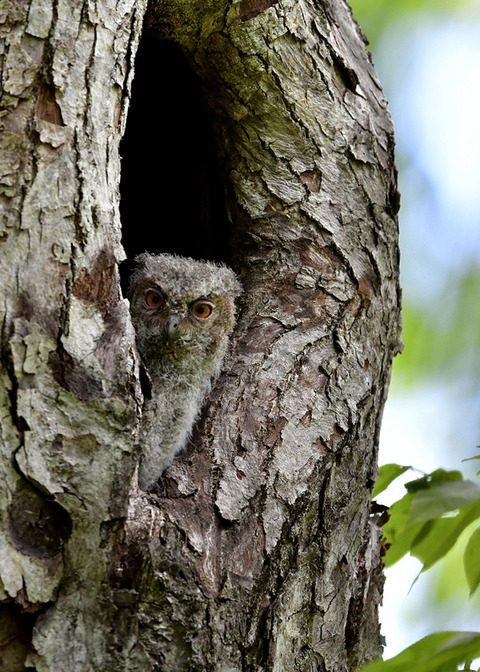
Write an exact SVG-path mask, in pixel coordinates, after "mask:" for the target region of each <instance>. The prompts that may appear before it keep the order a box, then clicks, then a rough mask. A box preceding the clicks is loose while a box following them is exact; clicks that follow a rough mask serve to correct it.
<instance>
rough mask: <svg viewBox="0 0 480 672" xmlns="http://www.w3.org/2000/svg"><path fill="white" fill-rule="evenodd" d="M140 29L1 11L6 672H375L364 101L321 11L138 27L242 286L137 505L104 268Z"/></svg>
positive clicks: (112, 257)
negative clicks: (195, 140) (148, 36)
mask: <svg viewBox="0 0 480 672" xmlns="http://www.w3.org/2000/svg"><path fill="white" fill-rule="evenodd" d="M144 10H145V7H144V5H143V4H142V2H133V0H132V1H125V2H117V3H115V2H113V1H112V2H108V3H103V2H102V3H100V2H99V3H98V4H96V3H94V2H93V1H91V2H85V3H84V4H82V3H81V2H75V1H74V0H70V2H67V1H65V0H58V2H55V3H52V5H50V4H49V3H48V2H45V1H44V0H42V1H41V2H40V0H38V2H37V1H36V0H33V2H32V3H31V4H30V5H29V6H27V5H25V4H23V3H21V2H18V3H11V2H9V1H8V0H4V1H3V2H2V3H0V22H1V23H0V26H1V27H2V28H3V36H4V39H5V45H6V46H5V50H4V55H3V61H2V63H1V67H2V74H3V95H2V104H3V107H4V110H5V112H4V116H3V118H2V120H1V122H2V124H3V129H2V133H3V134H2V137H1V140H0V149H1V150H2V155H1V159H0V184H1V196H0V198H1V199H2V202H1V205H2V211H3V213H4V214H3V215H2V226H3V230H2V236H3V237H2V239H1V241H0V245H1V246H2V248H1V257H0V263H1V273H2V276H1V277H2V287H1V290H0V291H1V295H2V306H3V308H4V318H3V322H2V351H1V356H2V365H3V366H2V388H1V391H0V394H1V399H0V407H1V409H2V426H1V432H2V434H1V438H2V464H1V465H0V470H1V471H0V473H1V483H2V493H3V494H2V498H1V511H2V516H1V525H2V528H1V529H2V543H1V544H0V578H1V581H2V584H0V585H1V590H2V598H3V600H4V602H3V603H2V605H0V640H2V644H3V645H4V648H3V653H2V654H1V655H3V660H2V664H3V667H4V669H6V670H8V671H9V672H12V671H16V670H23V669H24V668H25V666H28V667H30V668H34V669H36V670H38V671H39V672H45V671H47V670H67V669H68V670H75V671H77V670H78V671H83V670H85V672H87V671H91V670H99V671H102V672H103V671H104V670H107V669H108V670H110V671H112V672H115V671H116V670H142V672H143V671H147V670H165V671H171V672H180V671H182V670H211V671H213V670H215V671H218V672H229V671H232V672H233V671H235V672H237V671H240V670H242V671H253V670H275V671H276V672H284V671H285V670H301V671H307V670H308V671H310V670H312V671H313V670H319V671H323V672H346V671H347V670H349V671H350V670H354V669H355V668H356V667H357V666H358V665H359V664H360V663H361V662H362V661H364V660H365V659H369V658H372V657H375V656H377V655H379V653H380V651H381V641H380V640H381V638H380V634H379V629H378V620H377V606H378V603H379V600H380V596H381V588H382V572H381V559H380V532H379V529H378V528H377V526H376V522H375V519H374V518H372V517H371V515H370V508H369V495H370V489H371V486H372V484H373V481H374V479H375V475H376V456H377V440H378V432H379V426H380V419H381V413H382V409H383V404H384V401H385V397H386V389H387V385H388V380H389V375H390V366H391V360H392V357H393V355H394V353H395V352H396V351H397V350H398V348H399V290H398V247H397V246H398V241H397V224H396V217H395V214H396V209H397V200H398V198H397V192H396V185H395V170H394V165H393V136H392V127H391V122H390V119H389V116H388V112H387V110H386V103H385V100H384V97H383V95H382V92H381V88H380V85H379V83H378V81H377V79H376V76H375V73H374V71H373V68H372V65H371V63H370V61H369V59H368V56H367V54H366V51H365V46H364V43H363V41H362V37H361V35H360V33H359V30H358V27H357V26H356V25H355V23H354V22H353V20H352V17H351V14H350V10H349V9H348V7H347V5H346V4H345V3H344V2H343V0H328V1H320V0H279V1H278V2H271V1H268V0H267V1H265V0H240V1H234V2H230V1H228V2H227V0H215V2H214V1H213V0H164V1H162V2H159V3H158V4H156V5H155V4H153V5H152V6H151V7H150V8H149V13H148V18H147V25H148V29H149V30H150V31H151V32H152V33H153V34H154V35H158V37H159V38H162V39H170V40H173V41H175V42H176V43H177V44H178V45H179V46H180V47H181V48H182V50H183V51H184V52H185V54H186V55H187V57H188V59H189V62H190V63H191V66H192V68H193V69H194V70H195V72H196V73H197V74H198V76H199V77H200V79H201V81H202V86H203V90H204V94H205V100H206V102H207V104H208V106H209V108H210V110H211V115H212V119H213V121H214V124H215V130H216V134H217V141H218V153H219V156H220V158H221V161H222V166H223V170H224V174H225V180H226V185H227V203H228V207H229V212H230V216H231V220H232V231H233V247H234V249H235V253H234V263H235V266H236V269H237V270H238V271H239V273H240V275H241V278H242V280H243V283H244V288H245V292H244V297H243V304H242V312H241V318H240V321H239V325H238V329H237V332H236V337H235V339H234V344H233V348H232V352H231V354H230V357H229V359H228V361H227V364H226V367H225V373H224V375H223V376H222V378H221V380H220V382H219V384H218V385H217V386H216V388H215V390H214V391H213V393H212V395H211V398H210V404H209V406H208V408H207V409H206V411H205V413H204V415H203V418H202V422H201V424H200V426H199V428H198V430H197V432H196V434H195V435H194V440H193V441H192V442H191V445H189V447H188V448H187V449H186V451H185V452H184V453H183V454H182V455H181V456H180V457H179V458H178V459H177V460H176V461H175V462H174V464H173V465H172V467H171V468H170V469H169V470H168V472H167V473H166V474H165V476H164V478H163V479H162V481H161V483H160V484H159V486H158V489H157V491H156V493H155V495H153V496H147V495H144V494H143V493H141V492H139V491H138V490H137V489H136V486H135V479H134V478H132V474H133V470H134V467H135V461H136V454H135V451H134V445H135V429H136V427H137V426H138V425H137V421H138V417H139V415H140V413H141V395H140V392H139V388H138V385H137V380H138V376H137V373H138V371H137V369H136V368H135V362H134V354H133V341H134V339H133V331H132V328H131V325H130V321H129V318H128V309H127V305H126V302H125V301H124V300H122V299H121V295H120V293H119V288H118V274H117V270H116V263H117V262H118V261H120V260H121V259H122V251H121V248H120V242H119V241H120V227H119V220H118V192H117V188H118V175H119V158H118V143H119V139H120V135H121V132H122V130H123V126H124V122H125V107H126V102H125V101H126V99H127V98H128V94H129V87H130V79H131V65H132V59H133V58H134V55H135V51H136V47H137V42H138V37H139V32H140V29H141V22H142V18H143V14H144ZM165 67H168V64H166V65H165ZM152 85H154V77H153V73H152ZM154 251H155V250H154ZM20 633H22V634H21V635H20Z"/></svg>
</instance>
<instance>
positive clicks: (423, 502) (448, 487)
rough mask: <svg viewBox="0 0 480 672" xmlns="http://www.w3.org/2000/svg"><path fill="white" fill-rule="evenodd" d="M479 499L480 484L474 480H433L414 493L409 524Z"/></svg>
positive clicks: (453, 509)
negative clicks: (427, 485)
mask: <svg viewBox="0 0 480 672" xmlns="http://www.w3.org/2000/svg"><path fill="white" fill-rule="evenodd" d="M477 499H480V485H477V484H476V483H473V482H472V481H464V480H454V481H453V480H452V481H441V482H435V481H432V482H431V483H430V485H429V487H427V488H425V489H422V490H418V492H416V493H415V494H414V496H413V500H412V505H411V507H410V516H409V519H408V523H407V524H409V525H413V523H417V522H419V521H421V520H431V519H432V518H439V517H440V516H443V515H444V514H445V513H448V512H450V511H456V510H457V509H461V508H463V507H464V506H468V505H469V504H471V503H472V502H474V501H475V500H477Z"/></svg>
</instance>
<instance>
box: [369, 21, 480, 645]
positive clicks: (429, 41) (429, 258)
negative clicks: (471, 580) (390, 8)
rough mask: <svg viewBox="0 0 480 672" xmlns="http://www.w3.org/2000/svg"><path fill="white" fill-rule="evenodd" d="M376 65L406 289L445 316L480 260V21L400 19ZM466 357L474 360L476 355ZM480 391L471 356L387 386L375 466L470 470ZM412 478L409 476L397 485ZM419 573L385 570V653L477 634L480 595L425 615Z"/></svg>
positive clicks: (428, 579) (394, 493)
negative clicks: (452, 372)
mask: <svg viewBox="0 0 480 672" xmlns="http://www.w3.org/2000/svg"><path fill="white" fill-rule="evenodd" d="M374 63H375V66H376V69H377V72H378V73H379V76H380V80H381V81H382V84H383V87H384V90H385V93H386V95H387V98H388V100H389V105H390V111H391V114H392V117H393V119H394V123H395V128H396V142H397V159H398V164H399V169H400V180H399V181H400V191H401V193H402V207H401V210H400V232H401V233H400V239H401V255H402V264H401V268H402V285H403V289H404V295H405V298H406V300H408V301H409V302H412V303H416V304H417V305H420V306H426V307H428V308H429V309H430V310H432V307H433V309H435V308H438V311H439V314H441V313H442V312H443V311H445V310H447V311H448V307H447V306H445V305H444V304H443V303H442V302H443V301H444V294H442V291H443V290H444V289H445V286H446V284H447V283H448V280H449V276H448V274H449V272H451V271H457V272H458V271H461V270H462V269H463V268H465V267H468V266H469V265H472V262H476V264H477V266H478V267H480V205H479V202H480V18H479V17H478V13H477V18H476V19H475V18H474V19H472V17H469V18H467V17H464V18H461V19H460V18H458V19H456V18H452V16H450V17H448V16H444V17H443V18H439V15H438V14H436V15H431V16H430V17H429V16H428V15H424V16H423V17H421V18H418V17H416V18H415V19H413V23H412V20H410V21H409V22H407V21H404V22H403V23H397V24H395V25H393V26H392V27H391V28H390V29H389V30H388V32H387V33H385V34H384V35H383V37H382V39H381V42H380V43H379V44H378V45H377V46H376V48H375V52H374ZM479 301H480V287H479ZM477 314H478V313H477ZM473 326H474V327H475V325H473ZM406 347H408V343H406ZM470 356H471V357H476V361H477V363H478V358H479V357H480V354H479V353H478V352H472V353H470ZM478 370H479V368H478V365H477V371H478ZM394 382H395V381H394ZM479 391H480V381H478V380H474V379H469V368H468V363H466V364H465V368H464V370H461V371H459V372H458V379H456V380H451V381H448V380H438V379H436V380H435V381H432V382H428V383H426V382H425V381H422V382H419V384H418V385H416V386H413V387H412V386H410V387H409V388H407V389H403V390H402V389H397V388H396V387H395V384H394V385H393V388H392V392H391V395H390V398H389V401H388V402H387V406H386V409H385V414H384V420H383V427H382V433H381V441H380V464H385V463H388V462H397V463H400V464H411V465H414V466H415V467H417V468H419V469H422V470H424V471H426V472H430V471H433V470H434V469H437V468H438V467H440V466H441V467H444V468H449V469H460V470H461V471H463V472H464V473H465V472H466V471H467V470H468V469H470V472H471V471H472V467H471V466H470V465H471V464H472V463H469V465H465V464H462V459H463V458H467V457H469V456H471V455H475V454H478V453H479V452H480V451H479V450H477V448H476V447H477V446H478V444H480V435H479V428H480V394H479ZM476 466H477V469H478V463H477V465H476ZM473 473H474V472H473ZM416 476H417V475H416V474H408V475H407V477H406V478H404V481H407V480H412V479H413V478H415V477H416ZM403 494H405V490H404V488H403V486H402V484H401V483H399V484H398V486H397V487H396V488H395V489H391V490H390V489H389V490H388V491H387V495H386V497H385V499H384V500H383V501H384V503H387V504H390V503H391V502H392V501H394V500H395V499H399V498H400V497H402V496H403ZM379 499H380V501H382V500H381V498H379ZM419 569H420V563H418V562H417V561H416V560H415V559H413V558H410V557H407V558H404V559H403V560H402V561H400V563H397V564H396V565H395V566H394V567H393V568H391V569H389V570H388V571H387V581H386V587H385V597H384V607H383V608H382V610H381V615H380V618H381V621H382V624H383V625H382V631H383V634H384V635H385V636H386V638H387V649H386V651H385V657H386V658H390V657H392V656H394V655H396V654H397V653H398V652H399V651H401V650H402V649H404V648H405V647H407V646H409V645H410V644H412V643H413V642H414V641H416V640H418V639H419V638H421V637H423V636H425V635H427V634H429V633H430V632H432V631H433V630H480V609H479V602H478V599H477V600H470V601H469V602H468V600H467V593H466V592H465V595H464V596H463V598H459V600H458V604H455V602H454V603H449V604H448V605H446V606H445V607H442V606H438V605H436V606H435V608H434V609H433V610H432V609H431V610H430V611H429V612H428V613H427V612H425V610H424V609H423V608H422V604H423V603H424V602H425V600H426V601H430V602H431V598H429V594H431V593H433V592H434V591H435V584H434V581H433V580H434V578H435V572H437V574H438V571H439V570H438V569H435V568H434V569H433V570H430V572H427V573H426V574H425V575H423V576H422V577H420V579H419V580H418V581H417V583H416V584H415V586H414V587H413V588H412V589H411V590H410V592H409V589H410V587H411V584H412V582H413V580H414V579H415V577H416V576H417V574H418V571H419ZM454 571H455V569H454ZM461 572H463V569H462V568H461V567H458V573H461Z"/></svg>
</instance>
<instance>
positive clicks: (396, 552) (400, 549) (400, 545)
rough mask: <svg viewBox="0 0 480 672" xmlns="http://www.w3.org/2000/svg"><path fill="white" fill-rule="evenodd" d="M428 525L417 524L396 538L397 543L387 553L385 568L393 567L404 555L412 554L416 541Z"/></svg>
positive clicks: (402, 531)
mask: <svg viewBox="0 0 480 672" xmlns="http://www.w3.org/2000/svg"><path fill="white" fill-rule="evenodd" d="M425 525H426V523H417V524H416V525H410V527H407V528H404V529H403V530H401V531H400V532H399V533H398V534H397V535H396V537H395V541H394V542H393V543H392V545H391V546H390V548H389V549H388V550H387V552H386V553H385V557H384V562H385V567H391V566H392V565H394V564H395V563H396V562H398V561H399V560H400V559H401V558H403V556H404V555H406V554H407V553H410V552H411V549H412V546H413V544H414V543H415V539H417V537H418V536H419V535H421V534H422V531H423V528H424V527H425ZM387 539H388V537H387Z"/></svg>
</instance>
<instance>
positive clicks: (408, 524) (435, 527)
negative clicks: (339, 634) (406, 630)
mask: <svg viewBox="0 0 480 672" xmlns="http://www.w3.org/2000/svg"><path fill="white" fill-rule="evenodd" d="M479 458H480V456H475V457H474V458H471V459H479ZM409 469H413V467H411V466H402V465H399V464H393V463H392V464H386V465H384V466H383V467H381V468H380V472H379V477H378V479H377V482H376V484H375V488H374V490H373V493H372V498H375V497H377V496H378V495H379V494H380V493H381V492H383V491H384V490H385V489H386V488H387V487H388V486H389V485H390V484H391V483H392V482H393V481H394V480H395V479H396V478H398V477H399V476H401V475H402V474H404V473H405V472H406V471H408V470H409ZM405 487H406V489H407V494H406V495H404V497H402V498H401V499H399V500H398V501H397V502H395V503H394V504H392V506H391V507H390V508H389V520H388V521H387V522H386V523H385V525H384V526H383V533H384V537H385V545H386V547H387V552H386V554H385V566H386V567H390V566H391V565H393V564H395V563H396V562H398V560H400V559H401V558H402V557H403V556H404V555H406V554H407V553H410V555H413V556H414V557H416V558H418V560H420V562H421V563H422V569H421V571H420V574H422V573H423V572H425V571H426V570H427V569H430V568H431V567H432V566H433V565H434V564H435V563H437V562H438V561H439V560H441V558H443V557H444V556H445V555H446V554H447V553H448V551H450V550H451V549H452V548H453V546H454V545H455V544H456V542H457V541H458V539H459V537H460V535H461V534H462V533H463V531H464V530H465V529H466V528H467V527H468V526H469V525H471V524H472V523H474V522H475V521H479V523H480V485H478V484H477V483H474V482H473V481H470V480H468V479H464V478H463V475H462V474H461V472H459V471H446V470H444V469H437V470H436V471H434V472H432V473H431V474H423V475H422V476H421V477H420V478H417V479H415V480H413V481H410V482H408V483H406V484H405ZM463 567H464V571H465V575H466V578H467V582H468V586H469V590H470V595H473V593H474V592H475V591H476V590H477V588H478V586H479V585H480V525H479V526H478V527H476V528H475V529H474V530H473V531H472V533H471V534H470V537H469V539H468V542H467V545H466V548H465V552H464V557H463ZM420 574H419V575H420ZM417 578H418V577H417ZM478 657H480V633H478V632H436V633H433V634H431V635H428V636H427V637H424V638H423V639H421V640H419V641H418V642H416V643H415V644H413V645H412V646H410V647H408V648H407V649H405V650H404V651H402V652H401V653H399V654H398V655H397V656H395V657H394V658H391V659H390V660H387V661H382V660H377V661H374V662H372V663H369V664H367V665H366V666H364V667H363V668H362V672H401V671H403V670H407V669H408V672H417V671H418V672H454V671H455V672H456V671H457V670H458V669H459V667H458V666H459V665H461V664H464V667H463V668H462V669H463V670H464V672H466V671H468V670H470V669H471V668H470V665H471V661H472V660H474V659H475V658H478ZM479 672H480V671H479Z"/></svg>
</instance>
